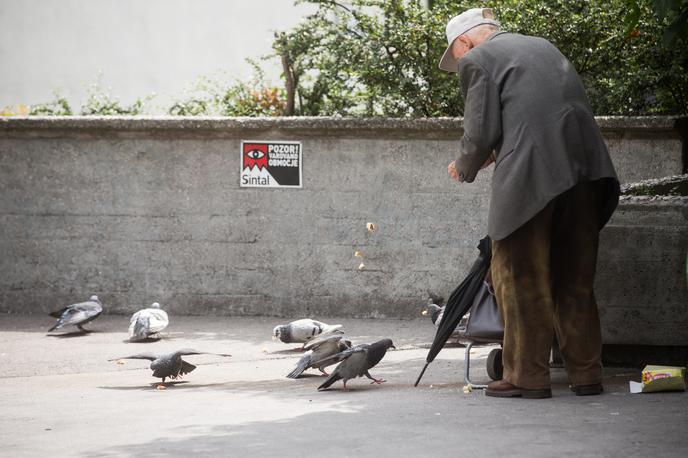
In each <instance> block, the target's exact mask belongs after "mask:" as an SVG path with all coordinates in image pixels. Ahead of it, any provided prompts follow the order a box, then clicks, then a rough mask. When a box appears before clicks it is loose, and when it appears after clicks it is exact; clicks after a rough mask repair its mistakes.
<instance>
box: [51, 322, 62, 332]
mask: <svg viewBox="0 0 688 458" xmlns="http://www.w3.org/2000/svg"><path fill="white" fill-rule="evenodd" d="M61 326H62V323H60V322H59V321H58V322H57V323H55V326H53V327H52V328H50V329H48V332H52V331H54V330H55V329H57V328H59V327H61Z"/></svg>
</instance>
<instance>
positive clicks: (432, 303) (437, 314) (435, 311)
mask: <svg viewBox="0 0 688 458" xmlns="http://www.w3.org/2000/svg"><path fill="white" fill-rule="evenodd" d="M443 303H444V298H443V297H438V296H435V295H434V294H432V293H428V300H427V305H426V307H425V310H423V312H422V314H423V315H430V319H431V320H432V324H434V325H435V327H439V325H440V323H441V322H442V316H444V308H445V307H446V306H445V305H443Z"/></svg>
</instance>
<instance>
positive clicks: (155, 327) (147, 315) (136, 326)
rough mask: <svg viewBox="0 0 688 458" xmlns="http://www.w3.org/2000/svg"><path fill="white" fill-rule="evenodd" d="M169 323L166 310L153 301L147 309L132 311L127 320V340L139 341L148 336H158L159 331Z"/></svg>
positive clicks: (148, 337)
mask: <svg viewBox="0 0 688 458" xmlns="http://www.w3.org/2000/svg"><path fill="white" fill-rule="evenodd" d="M168 324H170V319H169V318H168V316H167V312H165V311H164V310H162V309H161V308H160V304H158V303H157V302H153V304H151V306H150V307H149V308H147V309H142V310H139V311H138V312H136V313H134V314H133V315H132V316H131V319H130V320H129V340H131V341H134V342H135V341H140V340H146V339H150V338H154V337H157V338H160V336H159V333H160V331H162V330H163V329H165V328H166V327H167V325H168Z"/></svg>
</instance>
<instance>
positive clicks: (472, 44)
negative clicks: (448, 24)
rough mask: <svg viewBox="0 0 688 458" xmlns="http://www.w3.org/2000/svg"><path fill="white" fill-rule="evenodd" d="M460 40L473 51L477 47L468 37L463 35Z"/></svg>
mask: <svg viewBox="0 0 688 458" xmlns="http://www.w3.org/2000/svg"><path fill="white" fill-rule="evenodd" d="M458 40H461V42H462V43H465V44H466V46H468V49H473V48H474V47H475V44H474V43H473V40H471V39H470V37H469V36H468V35H461V36H460V37H459V38H458Z"/></svg>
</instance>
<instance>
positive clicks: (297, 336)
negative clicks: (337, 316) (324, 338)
mask: <svg viewBox="0 0 688 458" xmlns="http://www.w3.org/2000/svg"><path fill="white" fill-rule="evenodd" d="M341 327H342V325H341V324H333V325H329V324H325V323H323V322H322V321H316V320H311V319H310V318H304V319H302V320H296V321H292V322H291V323H287V324H283V325H279V326H275V328H274V329H273V330H272V338H273V339H279V340H281V341H282V342H284V343H305V342H308V341H309V340H311V339H313V338H314V337H317V336H319V335H328V334H343V333H344V332H343V331H341V330H340V329H339V328H341Z"/></svg>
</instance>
